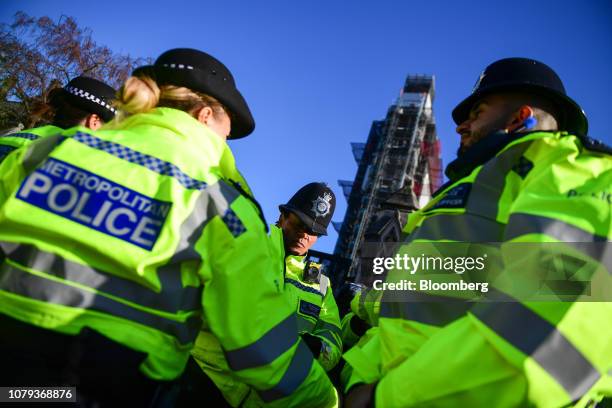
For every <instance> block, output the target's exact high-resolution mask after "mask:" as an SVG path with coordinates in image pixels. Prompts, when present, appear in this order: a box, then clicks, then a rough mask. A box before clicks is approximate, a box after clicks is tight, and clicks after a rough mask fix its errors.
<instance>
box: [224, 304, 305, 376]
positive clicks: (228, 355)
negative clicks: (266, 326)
mask: <svg viewBox="0 0 612 408" xmlns="http://www.w3.org/2000/svg"><path fill="white" fill-rule="evenodd" d="M297 339H298V330H297V316H296V315H295V313H292V314H291V315H289V316H287V318H285V319H284V320H283V321H281V322H280V323H278V324H277V325H276V326H274V327H273V328H272V329H270V330H269V331H268V332H267V333H266V334H264V335H263V336H262V337H260V338H259V339H258V340H257V341H255V342H254V343H251V344H249V345H248V346H245V347H242V348H239V349H235V350H225V351H224V352H225V359H226V360H227V363H228V365H229V367H230V368H231V369H232V370H234V371H238V370H245V369H247V368H254V367H260V366H264V365H268V364H270V363H272V362H273V361H274V360H276V359H277V358H278V357H279V356H280V355H281V354H283V353H285V352H286V351H287V350H289V349H290V348H291V347H293V345H294V344H295V342H296V340H297Z"/></svg>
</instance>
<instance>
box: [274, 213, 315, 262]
mask: <svg viewBox="0 0 612 408" xmlns="http://www.w3.org/2000/svg"><path fill="white" fill-rule="evenodd" d="M278 226H279V227H280V228H281V229H282V230H283V241H284V244H285V252H286V253H287V254H290V255H299V256H302V255H306V252H308V250H309V249H310V248H311V247H312V246H313V245H314V244H315V242H317V238H318V236H317V235H313V234H310V233H309V231H308V229H307V228H306V226H305V225H304V223H302V221H301V220H300V219H299V218H298V217H297V216H296V215H295V214H293V213H286V214H281V216H280V219H279V221H278Z"/></svg>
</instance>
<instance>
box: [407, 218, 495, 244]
mask: <svg viewBox="0 0 612 408" xmlns="http://www.w3.org/2000/svg"><path fill="white" fill-rule="evenodd" d="M504 227H505V226H504V225H503V224H501V223H499V222H497V221H494V220H492V219H488V218H484V217H479V216H478V215H473V214H436V215H432V216H430V217H429V218H427V219H425V220H424V221H423V223H422V224H421V226H420V227H418V228H417V229H415V231H414V232H413V233H412V234H410V235H409V236H408V237H407V240H406V242H412V241H415V240H417V239H418V240H430V241H437V240H442V239H444V240H451V241H465V242H499V241H501V239H502V237H503V235H504Z"/></svg>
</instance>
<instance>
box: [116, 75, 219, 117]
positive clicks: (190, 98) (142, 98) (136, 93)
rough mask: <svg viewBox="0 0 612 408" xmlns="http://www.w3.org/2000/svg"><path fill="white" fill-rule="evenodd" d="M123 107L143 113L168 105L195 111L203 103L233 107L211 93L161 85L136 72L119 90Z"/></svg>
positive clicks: (128, 112)
mask: <svg viewBox="0 0 612 408" xmlns="http://www.w3.org/2000/svg"><path fill="white" fill-rule="evenodd" d="M118 105H119V109H121V110H122V111H124V112H126V113H127V114H135V113H143V112H147V111H150V110H151V109H153V108H156V107H167V108H174V109H179V110H182V111H185V112H187V113H189V114H194V113H195V112H196V111H198V110H199V109H201V108H203V107H210V108H211V109H212V110H213V112H215V113H218V112H220V111H225V112H227V113H228V115H229V111H228V110H227V109H226V108H225V107H224V106H223V104H221V102H219V101H218V100H217V99H215V98H213V97H212V96H210V95H207V94H204V93H201V92H197V91H193V90H191V89H189V88H186V87H183V86H175V85H161V86H160V85H158V84H157V82H155V80H154V79H153V78H152V77H151V76H150V75H147V74H146V73H144V74H141V75H139V76H132V77H129V78H128V79H127V81H125V84H124V85H123V86H122V87H121V89H120V90H119V96H118Z"/></svg>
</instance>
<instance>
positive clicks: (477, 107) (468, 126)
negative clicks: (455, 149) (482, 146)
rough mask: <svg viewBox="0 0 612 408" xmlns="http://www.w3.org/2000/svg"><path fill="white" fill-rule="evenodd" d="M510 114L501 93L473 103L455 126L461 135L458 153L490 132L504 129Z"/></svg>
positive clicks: (505, 99) (506, 102)
mask: <svg viewBox="0 0 612 408" xmlns="http://www.w3.org/2000/svg"><path fill="white" fill-rule="evenodd" d="M510 115H511V112H510V109H509V104H508V101H507V98H504V97H503V96H502V95H489V96H486V97H484V98H482V99H481V100H480V101H478V102H477V103H476V104H474V106H473V107H472V110H471V111H470V116H469V117H468V118H467V120H465V121H464V122H463V123H461V124H460V125H459V126H457V133H459V135H460V136H461V142H460V146H459V153H463V152H465V151H466V150H467V149H468V148H469V147H470V146H472V145H473V144H474V143H476V142H478V141H479V140H481V139H483V138H485V137H486V136H488V135H490V134H491V133H493V132H495V131H498V130H502V129H504V128H505V127H506V124H507V122H508V119H509V116H510Z"/></svg>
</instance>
